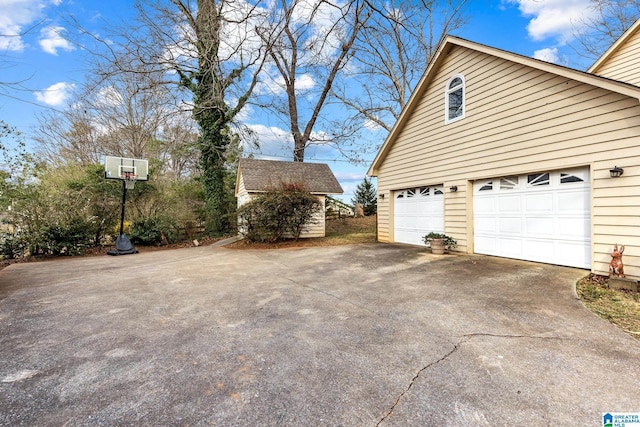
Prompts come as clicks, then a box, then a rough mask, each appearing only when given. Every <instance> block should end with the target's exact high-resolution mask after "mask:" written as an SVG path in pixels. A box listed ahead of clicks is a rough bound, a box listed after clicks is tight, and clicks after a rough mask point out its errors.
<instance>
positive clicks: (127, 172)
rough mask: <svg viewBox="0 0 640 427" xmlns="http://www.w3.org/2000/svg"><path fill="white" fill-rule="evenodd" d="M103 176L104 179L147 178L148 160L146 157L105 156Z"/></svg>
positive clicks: (142, 179) (141, 179)
mask: <svg viewBox="0 0 640 427" xmlns="http://www.w3.org/2000/svg"><path fill="white" fill-rule="evenodd" d="M104 177H105V178H106V179H134V180H136V181H148V180H149V162H148V161H147V160H146V159H128V158H126V157H116V156H105V160H104Z"/></svg>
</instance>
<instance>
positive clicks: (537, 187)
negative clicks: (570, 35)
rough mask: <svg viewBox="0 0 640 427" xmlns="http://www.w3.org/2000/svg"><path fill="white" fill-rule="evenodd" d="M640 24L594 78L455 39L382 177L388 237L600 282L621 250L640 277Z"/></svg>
mask: <svg viewBox="0 0 640 427" xmlns="http://www.w3.org/2000/svg"><path fill="white" fill-rule="evenodd" d="M637 29H638V24H637V23H636V25H634V27H633V28H632V29H630V30H629V31H628V32H627V33H625V35H624V36H623V37H622V39H621V40H619V41H618V43H617V47H616V49H614V50H613V51H612V50H611V49H610V50H609V51H608V52H607V53H606V54H605V55H604V56H603V57H606V58H604V59H601V60H600V61H599V62H600V64H599V65H598V66H596V67H595V69H593V70H590V71H591V72H581V71H577V70H573V69H569V68H566V67H562V66H558V65H554V64H550V63H546V62H542V61H538V60H535V59H531V58H527V57H523V56H520V55H516V54H513V53H509V52H505V51H502V50H498V49H495V48H491V47H488V46H485V45H480V44H477V43H473V42H470V41H467V40H463V39H459V38H456V37H447V38H446V39H445V40H444V41H443V42H442V43H441V45H440V46H439V48H438V51H437V53H436V55H435V56H434V58H433V60H432V61H431V63H430V64H429V66H428V68H427V70H426V72H425V74H424V76H423V77H422V79H421V81H420V82H419V83H418V85H417V88H416V90H415V91H414V93H413V94H412V97H411V99H410V100H409V102H408V105H407V107H406V108H405V110H404V111H403V112H402V114H401V116H400V118H399V119H398V122H397V123H396V125H395V126H394V128H393V129H392V131H391V133H390V134H389V136H388V138H387V140H386V141H385V142H384V144H383V146H382V147H381V149H380V151H379V153H378V155H377V156H376V158H375V160H374V162H373V164H372V165H371V168H370V169H369V175H370V176H376V177H377V178H378V195H379V196H378V197H379V200H378V233H379V237H378V238H379V240H380V241H383V242H400V243H408V244H415V245H421V244H423V243H422V240H421V237H422V236H424V235H425V234H427V233H428V232H429V231H440V232H445V233H446V234H448V235H450V236H452V237H453V238H455V239H456V240H457V241H458V247H457V250H458V251H462V252H466V253H480V254H486V255H494V256H502V257H507V258H515V259H524V260H531V261H537V262H547V263H553V264H559V265H568V266H575V267H579V268H586V269H590V270H591V271H593V272H596V273H599V274H608V264H609V261H610V260H611V256H610V253H611V250H612V248H613V245H614V244H615V243H618V244H622V245H625V246H626V250H625V252H624V257H623V260H624V263H625V272H626V273H627V276H628V277H632V278H640V102H639V101H640V87H638V86H636V84H640V72H638V71H637V70H638V69H640V68H638V67H639V66H640V42H639V40H640V39H639V38H638V33H639V32H638V31H637ZM597 64H598V63H597ZM631 64H633V66H631ZM592 68H593V67H592ZM614 68H615V69H618V70H620V71H619V73H620V74H615V75H617V76H618V78H619V79H620V80H613V77H612V76H613V75H614V74H610V73H612V71H611V70H613V69H614ZM623 69H625V70H626V71H624V72H623V71H621V70H623ZM615 167H618V168H622V169H623V174H622V176H620V177H617V178H613V177H612V176H611V175H612V173H611V170H612V169H614V168H615Z"/></svg>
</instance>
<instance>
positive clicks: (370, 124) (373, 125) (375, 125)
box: [364, 119, 382, 131]
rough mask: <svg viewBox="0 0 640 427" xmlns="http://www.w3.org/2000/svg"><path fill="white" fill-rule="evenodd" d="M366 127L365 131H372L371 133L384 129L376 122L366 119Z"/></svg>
mask: <svg viewBox="0 0 640 427" xmlns="http://www.w3.org/2000/svg"><path fill="white" fill-rule="evenodd" d="M364 127H365V129H368V130H371V131H377V130H380V129H382V126H380V125H379V124H378V123H377V122H376V121H374V120H371V119H366V120H365V121H364Z"/></svg>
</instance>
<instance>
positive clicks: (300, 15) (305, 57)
mask: <svg viewBox="0 0 640 427" xmlns="http://www.w3.org/2000/svg"><path fill="white" fill-rule="evenodd" d="M370 14H371V11H370V9H369V8H368V5H367V3H366V2H365V1H363V0H351V1H348V2H346V3H342V2H338V1H327V0H279V1H278V2H276V3H274V10H273V12H272V13H271V16H272V17H273V20H272V23H271V27H270V32H269V33H268V34H267V36H266V37H265V41H266V38H267V37H272V34H275V35H277V37H276V38H275V40H274V41H273V43H272V46H271V49H270V50H269V51H268V53H269V59H270V62H269V66H270V67H271V68H269V70H268V71H269V72H268V73H266V75H265V76H264V79H263V81H262V86H261V87H260V93H259V96H258V97H257V103H258V104H259V105H261V106H262V107H263V108H265V109H266V110H267V111H269V112H270V113H276V114H277V115H279V117H280V118H281V120H283V122H285V123H287V126H288V128H289V129H290V131H291V135H292V138H293V142H294V146H293V160H294V161H296V162H302V161H304V155H305V149H306V148H307V147H308V146H309V145H310V144H331V143H335V142H337V141H339V140H340V138H342V137H344V136H345V135H346V134H348V133H349V132H350V131H349V130H348V127H344V126H343V127H342V129H340V130H339V129H338V127H337V126H335V125H331V126H330V128H331V129H332V132H327V131H326V130H322V129H318V128H319V127H320V126H319V125H320V124H321V123H322V124H323V125H327V123H329V120H327V117H325V116H323V112H324V110H325V109H326V108H325V107H327V105H328V104H329V103H330V101H331V99H332V86H333V85H334V82H335V81H336V80H337V79H338V78H339V75H340V73H342V71H343V69H344V67H345V66H346V65H347V64H348V62H349V60H350V58H351V57H352V55H353V46H354V43H355V41H356V37H357V35H358V33H359V31H360V30H361V28H362V26H363V25H364V23H365V22H366V21H367V19H368V17H369V16H370Z"/></svg>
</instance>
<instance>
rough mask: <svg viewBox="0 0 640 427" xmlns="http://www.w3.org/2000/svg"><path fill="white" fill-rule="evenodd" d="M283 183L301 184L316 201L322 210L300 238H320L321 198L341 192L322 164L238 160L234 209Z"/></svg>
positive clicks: (323, 229) (321, 222)
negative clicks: (236, 201)
mask: <svg viewBox="0 0 640 427" xmlns="http://www.w3.org/2000/svg"><path fill="white" fill-rule="evenodd" d="M283 184H285V185H286V184H297V185H301V186H302V187H303V188H305V189H307V190H308V191H309V192H310V193H311V194H314V195H315V196H316V197H317V198H318V200H319V201H320V203H321V205H322V210H321V211H320V212H319V213H318V215H317V217H316V218H314V219H313V220H312V222H311V223H310V224H309V225H308V227H306V228H305V230H303V231H302V234H301V235H300V237H302V238H310V237H324V235H325V218H324V212H325V197H326V196H327V195H328V194H342V193H343V190H342V187H341V186H340V184H339V183H338V180H337V179H336V177H335V175H333V173H332V172H331V169H329V166H328V165H326V164H321V163H302V162H280V161H274V160H256V159H240V162H239V164H238V176H237V179H236V192H235V193H236V197H237V199H238V207H240V206H242V205H243V204H245V203H247V202H248V201H250V200H251V198H252V197H254V196H255V195H257V194H260V193H264V192H267V191H272V190H277V189H280V188H281V186H282V185H283Z"/></svg>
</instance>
